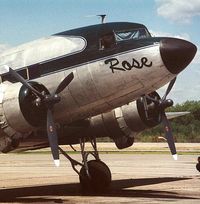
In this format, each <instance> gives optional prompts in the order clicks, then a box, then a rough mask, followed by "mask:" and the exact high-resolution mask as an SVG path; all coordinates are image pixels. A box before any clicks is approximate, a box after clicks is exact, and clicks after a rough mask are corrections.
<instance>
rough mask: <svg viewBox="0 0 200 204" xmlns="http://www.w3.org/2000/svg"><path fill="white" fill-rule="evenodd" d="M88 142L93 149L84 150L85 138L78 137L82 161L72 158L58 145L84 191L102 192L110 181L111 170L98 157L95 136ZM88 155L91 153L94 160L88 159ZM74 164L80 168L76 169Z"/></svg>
mask: <svg viewBox="0 0 200 204" xmlns="http://www.w3.org/2000/svg"><path fill="white" fill-rule="evenodd" d="M90 143H91V145H92V147H93V151H85V139H84V138H83V139H80V147H81V155H82V163H80V162H78V161H76V160H74V159H72V158H71V157H70V156H69V155H68V154H67V153H66V152H65V151H63V150H62V149H61V148H60V147H59V150H60V152H61V153H62V154H63V155H64V156H65V157H66V158H67V159H68V160H69V161H70V162H71V165H72V168H73V169H74V171H75V172H76V173H77V174H78V175H79V180H80V184H81V187H82V190H83V191H84V192H86V191H90V192H91V191H93V192H102V191H105V190H106V189H108V187H109V185H110V183H111V172H110V169H109V168H108V166H107V165H106V164H105V163H104V162H102V161H101V160H100V158H99V153H98V151H97V145H96V138H90ZM89 155H92V156H93V157H94V158H95V160H90V161H88V157H89ZM76 166H80V167H81V169H80V170H78V169H77V168H76Z"/></svg>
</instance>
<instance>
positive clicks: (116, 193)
mask: <svg viewBox="0 0 200 204" xmlns="http://www.w3.org/2000/svg"><path fill="white" fill-rule="evenodd" d="M188 179H190V178H173V177H171V178H165V177H164V178H144V179H143V178H141V179H122V180H114V181H112V184H111V187H110V189H109V191H106V192H104V193H86V192H84V193H83V192H82V191H81V188H80V184H79V183H71V184H56V185H42V186H31V187H20V188H10V189H2V190H0V202H11V203H12V202H29V203H34V202H52V201H53V202H56V203H62V202H63V201H66V200H62V199H53V198H51V197H53V196H56V197H57V196H93V197H95V196H103V197H144V198H162V199H195V198H193V197H187V196H183V195H179V194H177V193H175V192H169V191H157V190H138V189H128V188H133V187H137V186H147V185H153V184H159V183H166V182H173V181H179V180H188ZM48 196H49V198H48Z"/></svg>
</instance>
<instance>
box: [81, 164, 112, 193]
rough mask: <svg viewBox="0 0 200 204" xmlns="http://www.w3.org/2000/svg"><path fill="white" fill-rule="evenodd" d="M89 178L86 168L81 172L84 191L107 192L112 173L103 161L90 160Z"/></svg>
mask: <svg viewBox="0 0 200 204" xmlns="http://www.w3.org/2000/svg"><path fill="white" fill-rule="evenodd" d="M87 166H88V171H89V176H88V174H87V172H86V169H85V167H82V168H81V170H80V175H79V179H80V183H81V187H82V189H83V190H84V191H96V192H99V191H100V192H102V191H105V190H106V189H107V188H108V187H109V185H110V182H111V172H110V169H109V168H108V166H107V165H106V164H105V163H103V162H102V161H98V160H90V161H88V162H87Z"/></svg>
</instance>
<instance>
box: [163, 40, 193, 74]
mask: <svg viewBox="0 0 200 204" xmlns="http://www.w3.org/2000/svg"><path fill="white" fill-rule="evenodd" d="M196 51H197V47H196V46H195V45H194V44H192V43H190V42H188V41H186V40H181V39H176V38H165V39H162V40H161V42H160V53H161V57H162V60H163V62H164V65H165V66H166V68H167V69H168V70H169V71H170V72H171V73H172V74H178V73H179V72H181V71H182V70H183V69H184V68H186V67H187V65H188V64H189V63H190V62H191V61H192V59H193V58H194V56H195V54H196Z"/></svg>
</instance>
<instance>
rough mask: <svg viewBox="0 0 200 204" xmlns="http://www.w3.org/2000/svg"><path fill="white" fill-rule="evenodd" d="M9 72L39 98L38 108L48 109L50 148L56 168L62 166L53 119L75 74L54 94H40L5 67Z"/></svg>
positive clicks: (62, 82) (36, 101) (37, 101)
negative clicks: (55, 107) (62, 93)
mask: <svg viewBox="0 0 200 204" xmlns="http://www.w3.org/2000/svg"><path fill="white" fill-rule="evenodd" d="M5 68H6V69H7V71H8V72H9V73H10V74H11V75H12V76H13V77H14V78H15V79H16V80H17V81H19V82H21V83H22V84H23V85H24V86H26V87H27V88H28V89H30V90H31V91H32V92H33V93H34V94H35V95H36V96H37V97H38V98H37V99H36V100H35V103H36V105H37V106H39V105H41V104H44V105H45V107H46V109H47V135H48V140H49V146H50V148H51V153H52V156H53V159H54V163H55V165H56V166H59V165H60V161H59V148H58V136H57V131H56V125H55V122H54V118H53V108H54V105H55V104H56V103H59V102H60V100H61V98H60V96H59V95H58V94H59V93H61V92H62V91H63V90H64V89H65V88H66V87H67V86H68V85H69V84H70V83H71V81H72V80H73V78H74V74H73V72H71V73H70V74H69V75H68V76H66V77H65V78H64V79H63V80H62V81H61V83H60V84H59V85H58V87H57V88H56V90H55V91H54V92H53V93H50V94H49V93H44V92H42V93H40V92H39V91H38V90H36V89H35V88H34V87H33V86H32V85H31V84H29V83H28V82H27V81H26V80H25V79H24V78H23V77H22V76H20V75H19V74H18V73H17V72H16V71H15V70H13V69H12V68H11V67H8V66H6V67H5Z"/></svg>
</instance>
